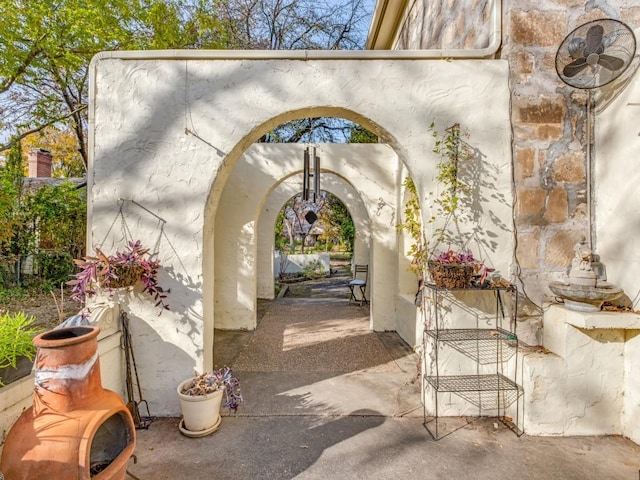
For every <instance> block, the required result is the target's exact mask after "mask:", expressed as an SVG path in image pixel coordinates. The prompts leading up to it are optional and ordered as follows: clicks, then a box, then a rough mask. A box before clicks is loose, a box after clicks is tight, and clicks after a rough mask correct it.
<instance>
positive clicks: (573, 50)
mask: <svg viewBox="0 0 640 480" xmlns="http://www.w3.org/2000/svg"><path fill="white" fill-rule="evenodd" d="M635 52H636V37H635V35H634V34H633V31H632V30H631V28H629V26H627V25H626V24H624V23H622V22H620V21H618V20H613V19H608V18H607V19H600V20H593V21H591V22H587V23H585V24H584V25H580V26H579V27H577V28H576V29H575V30H573V31H572V32H571V33H569V35H567V37H566V38H565V39H564V40H563V41H562V43H561V44H560V47H559V48H558V51H557V53H556V71H557V72H558V76H560V78H561V79H562V81H563V82H565V83H566V84H567V85H570V86H572V87H575V88H581V89H586V90H587V92H588V94H587V105H586V109H587V114H586V143H587V145H586V146H587V165H586V167H587V168H586V176H587V178H586V181H587V221H588V222H589V226H588V228H589V237H588V241H589V246H590V247H591V248H593V244H594V238H593V226H592V219H593V214H592V200H591V191H592V181H591V174H592V169H593V166H592V160H591V138H592V120H591V106H592V103H593V100H592V90H593V89H596V88H599V87H602V86H604V85H607V84H608V83H611V82H613V81H614V80H615V79H617V78H618V77H620V75H622V74H623V73H624V71H625V70H626V69H627V68H628V67H629V65H630V64H631V62H632V60H633V57H634V55H635Z"/></svg>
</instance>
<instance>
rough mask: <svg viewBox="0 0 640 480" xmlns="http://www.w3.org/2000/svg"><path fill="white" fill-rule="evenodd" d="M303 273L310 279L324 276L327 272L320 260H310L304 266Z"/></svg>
mask: <svg viewBox="0 0 640 480" xmlns="http://www.w3.org/2000/svg"><path fill="white" fill-rule="evenodd" d="M302 274H303V275H304V276H305V277H307V278H310V279H312V280H313V279H315V278H321V277H324V276H325V274H326V272H325V270H324V267H323V266H322V262H321V261H320V260H310V261H308V262H306V263H305V264H304V266H303V268H302Z"/></svg>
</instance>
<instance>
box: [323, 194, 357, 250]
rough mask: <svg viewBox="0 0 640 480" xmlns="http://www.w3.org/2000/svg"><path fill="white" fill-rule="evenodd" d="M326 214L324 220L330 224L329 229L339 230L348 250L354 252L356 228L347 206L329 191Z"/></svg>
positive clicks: (341, 241) (339, 236)
mask: <svg viewBox="0 0 640 480" xmlns="http://www.w3.org/2000/svg"><path fill="white" fill-rule="evenodd" d="M325 212H326V214H325V216H324V217H323V220H325V219H326V220H325V221H326V222H327V224H328V225H329V229H328V231H332V232H338V235H337V237H338V239H339V242H340V244H341V245H342V246H344V247H346V249H347V251H349V252H353V243H354V240H355V236H356V235H355V234H356V229H355V226H354V225H353V219H352V218H351V214H350V213H349V210H348V209H347V206H346V205H345V204H344V203H343V202H342V200H340V199H339V198H338V197H336V196H335V195H332V194H331V193H327V198H326V206H325Z"/></svg>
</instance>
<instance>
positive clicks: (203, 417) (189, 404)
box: [178, 367, 243, 437]
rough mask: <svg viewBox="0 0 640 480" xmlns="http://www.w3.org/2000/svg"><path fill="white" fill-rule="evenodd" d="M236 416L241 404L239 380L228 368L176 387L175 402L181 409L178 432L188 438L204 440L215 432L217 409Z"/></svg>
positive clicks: (207, 373)
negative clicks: (228, 410)
mask: <svg viewBox="0 0 640 480" xmlns="http://www.w3.org/2000/svg"><path fill="white" fill-rule="evenodd" d="M223 396H224V399H225V402H224V406H225V407H227V408H229V409H230V410H233V411H234V412H237V410H238V407H239V406H240V403H242V402H243V398H242V394H241V393H240V380H238V379H237V378H236V377H234V376H233V373H232V371H231V369H230V368H229V367H223V368H220V369H217V370H213V371H211V372H206V373H203V374H201V375H196V376H195V377H193V378H189V379H188V380H185V381H184V382H182V383H181V384H180V385H178V398H179V399H180V406H181V407H182V415H183V417H182V420H181V422H180V425H179V429H180V431H181V432H182V433H183V434H184V435H186V436H188V437H203V436H205V435H209V434H211V433H213V432H215V431H216V430H217V429H218V428H219V426H220V422H221V420H222V419H221V417H220V406H221V404H222V400H223Z"/></svg>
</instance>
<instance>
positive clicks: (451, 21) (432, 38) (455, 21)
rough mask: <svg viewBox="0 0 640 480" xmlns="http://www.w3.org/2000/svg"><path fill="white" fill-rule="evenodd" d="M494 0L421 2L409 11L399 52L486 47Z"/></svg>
mask: <svg viewBox="0 0 640 480" xmlns="http://www.w3.org/2000/svg"><path fill="white" fill-rule="evenodd" d="M492 4H493V1H492V0H471V1H470V2H461V1H456V0H434V1H427V0H418V1H416V2H414V3H413V4H412V5H411V6H410V8H409V11H408V12H407V17H406V18H405V21H404V28H402V29H401V31H400V34H399V36H398V45H397V49H399V50H421V49H454V48H461V49H467V48H473V49H480V48H486V47H487V46H488V45H489V36H490V33H491V29H490V26H489V17H490V12H491V8H492Z"/></svg>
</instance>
